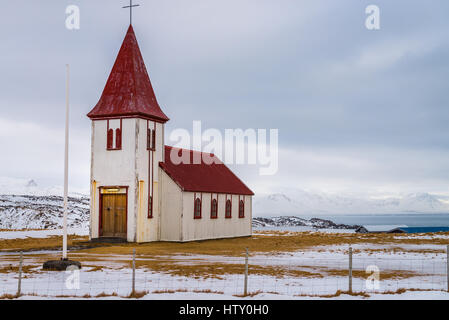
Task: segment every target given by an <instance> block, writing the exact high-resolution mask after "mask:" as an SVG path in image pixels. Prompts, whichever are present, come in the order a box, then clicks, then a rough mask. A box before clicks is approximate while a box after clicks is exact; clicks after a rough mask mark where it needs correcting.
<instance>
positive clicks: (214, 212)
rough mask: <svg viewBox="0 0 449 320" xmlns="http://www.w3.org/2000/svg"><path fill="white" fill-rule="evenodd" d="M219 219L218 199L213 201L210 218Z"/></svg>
mask: <svg viewBox="0 0 449 320" xmlns="http://www.w3.org/2000/svg"><path fill="white" fill-rule="evenodd" d="M217 217H218V202H217V199H213V200H212V203H211V205H210V218H211V219H217Z"/></svg>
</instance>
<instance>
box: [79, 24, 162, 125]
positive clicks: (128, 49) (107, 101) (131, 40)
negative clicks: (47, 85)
mask: <svg viewBox="0 0 449 320" xmlns="http://www.w3.org/2000/svg"><path fill="white" fill-rule="evenodd" d="M87 116H88V117H89V118H91V119H99V118H100V119H101V118H108V117H123V116H141V117H145V118H151V119H155V120H158V121H161V122H166V121H168V120H169V119H168V117H167V116H166V115H165V114H164V113H163V112H162V110H161V108H160V106H159V104H158V102H157V100H156V96H155V94H154V91H153V87H152V85H151V81H150V77H149V76H148V73H147V69H146V67H145V63H144V61H143V58H142V54H141V53H140V49H139V45H138V43H137V39H136V36H135V34H134V30H133V27H132V26H131V25H130V26H129V29H128V32H127V33H126V36H125V39H124V40H123V44H122V46H121V48H120V51H119V53H118V55H117V59H116V60H115V63H114V66H113V68H112V71H111V74H110V75H109V78H108V80H107V82H106V86H105V88H104V90H103V94H102V95H101V98H100V100H99V101H98V103H97V105H96V106H95V107H94V108H93V109H92V111H90V112H89V113H88V114H87Z"/></svg>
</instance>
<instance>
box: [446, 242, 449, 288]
mask: <svg viewBox="0 0 449 320" xmlns="http://www.w3.org/2000/svg"><path fill="white" fill-rule="evenodd" d="M446 267H447V271H446V276H447V292H449V244H448V245H447V248H446Z"/></svg>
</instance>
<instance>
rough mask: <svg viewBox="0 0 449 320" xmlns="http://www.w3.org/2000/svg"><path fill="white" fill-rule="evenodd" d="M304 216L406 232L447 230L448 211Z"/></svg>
mask: <svg viewBox="0 0 449 320" xmlns="http://www.w3.org/2000/svg"><path fill="white" fill-rule="evenodd" d="M301 217H302V216H301ZM305 218H307V219H310V218H321V219H327V220H331V221H333V222H335V223H339V224H340V223H341V224H347V225H361V226H401V227H402V228H403V229H405V231H407V232H408V233H421V232H443V231H444V232H447V231H449V213H438V214H436V213H432V214H430V213H403V214H347V215H315V216H305Z"/></svg>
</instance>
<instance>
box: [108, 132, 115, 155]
mask: <svg viewBox="0 0 449 320" xmlns="http://www.w3.org/2000/svg"><path fill="white" fill-rule="evenodd" d="M107 140H108V141H107V148H108V150H111V149H113V140H114V130H113V129H109V130H108V137H107Z"/></svg>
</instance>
